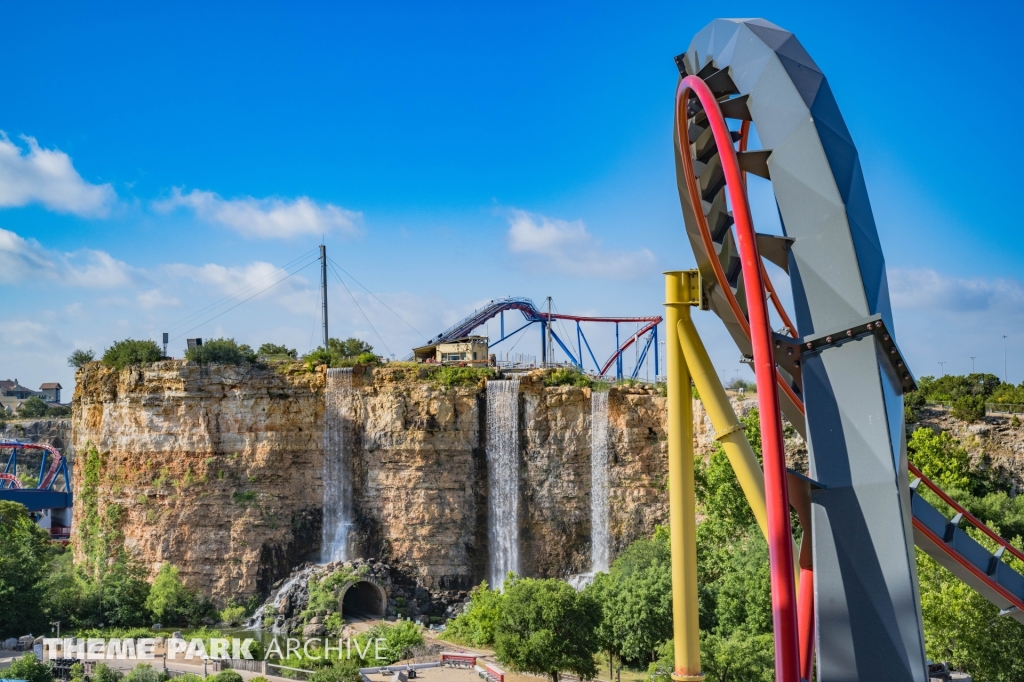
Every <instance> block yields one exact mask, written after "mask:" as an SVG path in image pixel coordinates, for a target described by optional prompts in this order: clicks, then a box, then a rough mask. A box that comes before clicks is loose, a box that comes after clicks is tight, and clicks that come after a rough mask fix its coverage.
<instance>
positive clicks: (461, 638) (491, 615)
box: [444, 580, 503, 647]
mask: <svg viewBox="0 0 1024 682" xmlns="http://www.w3.org/2000/svg"><path fill="white" fill-rule="evenodd" d="M502 596H503V595H502V593H501V592H499V591H498V590H492V589H489V587H488V585H487V581H486V580H485V581H484V582H482V583H480V584H479V585H477V586H476V587H474V588H473V591H472V592H470V593H469V605H468V607H467V608H466V610H465V611H463V612H462V613H460V614H459V615H458V616H457V617H456V618H454V619H453V620H451V621H449V623H448V626H447V628H445V631H444V633H445V634H444V637H445V639H447V640H450V641H452V642H455V643H456V644H465V645H467V646H479V647H490V646H493V645H494V629H495V627H497V625H498V618H499V616H501V600H502Z"/></svg>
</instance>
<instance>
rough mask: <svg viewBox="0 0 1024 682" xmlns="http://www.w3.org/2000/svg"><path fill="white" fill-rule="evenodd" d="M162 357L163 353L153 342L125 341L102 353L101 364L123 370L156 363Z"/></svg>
mask: <svg viewBox="0 0 1024 682" xmlns="http://www.w3.org/2000/svg"><path fill="white" fill-rule="evenodd" d="M162 357H163V351H161V350H160V346H158V345H156V342H155V341H149V340H146V341H139V340H136V339H125V340H123V341H118V342H116V343H115V344H114V345H113V346H111V347H110V348H108V349H106V350H105V351H103V360H102V362H103V364H104V365H106V366H107V367H113V368H114V369H124V368H125V367H128V366H130V365H144V364H147V363H150V362H156V361H157V360H159V359H160V358H162Z"/></svg>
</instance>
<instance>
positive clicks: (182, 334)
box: [171, 258, 316, 341]
mask: <svg viewBox="0 0 1024 682" xmlns="http://www.w3.org/2000/svg"><path fill="white" fill-rule="evenodd" d="M315 262H316V259H315V258H314V259H313V260H311V261H309V262H308V263H306V264H305V265H303V266H302V267H300V268H299V269H297V270H295V271H294V272H292V273H291V274H290V275H286V276H285V277H282V278H281V279H279V280H277V281H276V282H274V283H273V284H271V285H270V286H269V287H266V288H264V289H260V290H259V291H257V292H256V293H255V294H253V295H252V296H250V297H248V298H245V299H242V300H241V301H239V302H238V303H236V304H235V305H233V306H231V307H230V308H228V309H227V310H223V311H221V312H219V313H217V314H216V315H214V316H213V317H211V318H209V319H207V320H204V321H203V322H200V323H199V324H197V325H196V326H195V327H192V328H191V329H187V330H185V331H183V332H182V333H181V334H178V335H177V336H175V337H174V338H173V339H171V340H172V341H175V340H177V339H180V338H181V337H183V336H185V335H186V334H188V333H189V332H192V331H195V330H196V329H199V328H200V327H202V326H203V325H206V324H209V323H210V322H213V321H214V320H216V319H217V318H218V317H220V316H221V315H225V314H227V313H229V312H231V311H232V310H234V309H235V308H237V307H238V306H240V305H242V304H243V303H245V302H246V301H250V300H252V299H254V298H256V297H257V296H259V295H260V294H262V293H263V292H264V291H268V290H270V289H273V288H274V287H276V286H277V285H278V284H280V283H281V282H283V281H285V280H286V279H289V278H291V277H294V276H295V275H297V274H299V273H300V272H302V271H303V270H305V269H306V268H308V267H309V266H310V265H312V264H313V263H315Z"/></svg>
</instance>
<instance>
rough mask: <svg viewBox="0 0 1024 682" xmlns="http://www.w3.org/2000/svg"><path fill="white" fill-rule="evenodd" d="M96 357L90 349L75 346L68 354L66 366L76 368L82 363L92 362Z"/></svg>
mask: <svg viewBox="0 0 1024 682" xmlns="http://www.w3.org/2000/svg"><path fill="white" fill-rule="evenodd" d="M95 359H96V354H95V353H93V352H92V349H89V350H83V349H81V348H76V349H75V350H74V351H73V352H72V353H71V355H69V356H68V367H74V368H75V369H78V368H79V367H81V366H82V365H84V364H86V363H88V362H92V361H93V360H95Z"/></svg>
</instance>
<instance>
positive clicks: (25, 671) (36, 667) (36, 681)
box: [0, 503, 53, 682]
mask: <svg viewBox="0 0 1024 682" xmlns="http://www.w3.org/2000/svg"><path fill="white" fill-rule="evenodd" d="M0 504H2V503H0ZM0 680H26V681H27V682H53V670H51V669H50V666H48V665H46V664H45V663H43V662H42V661H37V660H36V655H35V654H33V653H31V652H29V653H26V654H23V655H22V656H21V658H16V659H14V661H13V662H12V663H11V665H10V666H9V667H7V668H4V669H3V670H0Z"/></svg>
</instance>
